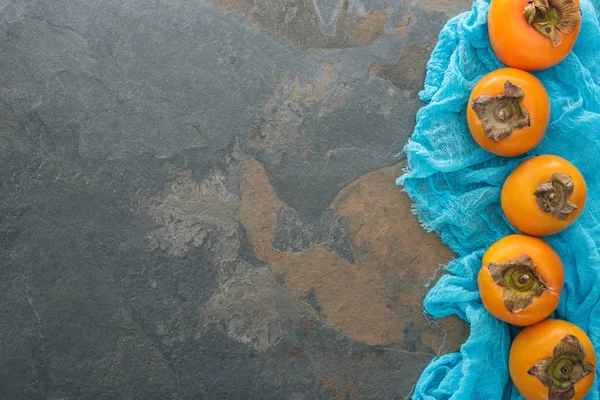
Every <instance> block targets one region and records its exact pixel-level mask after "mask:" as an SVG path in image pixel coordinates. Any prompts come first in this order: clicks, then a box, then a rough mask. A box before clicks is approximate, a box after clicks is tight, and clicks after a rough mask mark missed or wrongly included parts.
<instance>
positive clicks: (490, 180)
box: [398, 0, 600, 400]
mask: <svg viewBox="0 0 600 400" xmlns="http://www.w3.org/2000/svg"><path fill="white" fill-rule="evenodd" d="M489 2H490V0H480V1H477V2H476V3H475V4H474V6H473V9H472V10H471V11H470V12H467V13H464V14H462V15H460V16H458V17H456V18H454V19H452V20H450V21H449V22H448V24H447V25H446V27H445V28H444V29H443V31H442V32H441V34H440V37H439V42H438V44H437V46H436V48H435V50H434V52H433V54H432V57H431V60H430V61H429V63H428V65H427V78H426V80H425V89H424V90H423V91H422V92H421V99H422V100H423V101H425V102H428V103H429V104H428V105H426V106H425V107H423V108H422V109H421V110H420V111H419V113H418V115H417V125H416V128H415V131H414V134H413V135H412V138H411V139H410V141H409V142H408V144H407V145H406V147H405V152H406V154H407V157H408V167H407V170H406V174H405V175H404V176H402V177H401V178H399V179H398V184H401V185H404V188H405V191H406V192H407V193H408V194H409V196H410V197H411V198H412V200H413V201H414V210H415V212H416V213H417V214H418V215H419V218H420V220H421V222H422V224H423V226H424V227H425V228H426V229H428V230H430V231H436V232H437V233H438V234H439V235H440V236H441V238H442V240H443V241H444V243H446V244H447V245H448V246H449V247H450V248H451V249H452V250H454V251H455V252H456V253H457V259H456V260H454V261H453V262H451V263H450V264H449V265H447V266H446V271H447V272H448V274H446V275H444V276H443V277H442V278H441V279H440V280H439V282H438V283H437V285H436V286H435V287H434V288H432V289H431V290H430V291H429V293H428V294H427V296H426V299H425V302H424V306H425V310H426V311H427V312H428V313H430V314H431V315H433V316H434V317H436V318H441V317H445V316H448V315H451V314H457V315H458V316H459V317H460V318H462V319H464V320H466V321H467V322H468V323H469V324H470V326H471V334H470V336H469V338H468V340H467V341H466V343H464V345H463V346H462V347H461V350H460V352H459V353H455V354H448V355H444V356H442V357H439V358H436V359H434V360H433V361H432V362H431V363H430V364H429V366H428V367H427V368H426V370H425V371H424V372H423V375H422V376H421V378H420V380H419V381H418V383H417V385H416V387H415V391H414V395H413V396H414V398H415V399H436V400H440V399H459V400H470V399H475V400H477V399H485V400H493V399H519V398H521V397H520V395H519V394H518V392H517V391H516V389H515V388H514V386H513V384H512V382H511V381H510V378H509V374H508V354H509V350H510V344H511V339H512V338H513V337H514V335H515V334H516V333H517V332H518V330H517V329H516V328H512V327H509V325H508V324H505V323H503V322H500V321H498V320H497V319H495V318H494V317H492V316H491V315H490V314H489V313H488V312H487V311H486V310H485V308H484V307H483V305H482V303H481V299H480V297H479V291H478V288H477V273H478V271H479V269H480V268H481V258H482V255H483V253H484V251H485V250H486V249H487V248H488V247H489V246H490V245H491V244H492V243H494V242H495V241H497V240H499V239H501V238H502V237H504V236H506V235H509V234H512V233H514V232H516V230H515V229H514V228H513V227H511V226H510V224H509V223H508V222H507V221H506V220H505V219H504V216H503V214H502V210H501V208H500V191H501V188H502V185H503V183H504V180H505V179H506V177H507V176H508V175H509V174H510V172H511V171H512V170H513V169H514V168H515V167H516V166H517V165H518V164H519V163H521V162H522V161H523V160H524V159H525V158H528V157H531V156H533V155H539V154H556V155H559V156H561V157H564V158H566V159H567V160H569V161H570V162H571V163H573V164H574V165H575V166H576V167H577V168H579V170H580V171H581V172H582V173H583V175H584V177H585V179H586V181H587V184H588V190H589V193H588V202H587V206H586V208H585V210H584V212H583V213H582V215H581V217H580V218H579V219H578V220H577V222H575V224H573V225H572V226H571V227H570V228H569V229H567V230H566V231H563V232H561V233H559V234H557V235H554V236H551V237H548V238H546V240H547V242H548V243H549V244H550V245H551V246H552V247H553V248H554V249H555V250H556V251H557V252H558V253H559V254H560V256H561V257H562V260H563V262H564V266H565V288H564V290H563V292H562V296H561V300H560V305H559V307H558V310H557V312H556V313H555V314H554V317H555V318H560V319H566V320H568V321H571V322H573V323H575V324H577V325H579V326H580V327H581V328H582V329H583V330H585V331H586V332H587V333H588V335H589V336H590V338H591V340H592V342H593V343H594V347H595V349H596V352H597V353H598V354H599V355H600V254H599V251H598V248H599V246H600V224H599V223H598V219H600V157H599V156H600V27H599V21H598V16H599V15H600V0H594V2H590V0H582V2H581V7H582V10H583V23H582V29H581V33H580V35H579V38H578V40H577V43H576V45H575V48H574V50H573V52H572V53H571V54H570V55H569V56H568V57H567V58H566V59H565V60H564V61H563V62H562V63H560V64H559V65H557V66H556V67H553V68H551V69H549V70H546V71H542V72H538V73H535V75H536V76H537V77H538V78H539V79H540V80H541V81H542V82H543V83H544V85H545V86H546V89H547V90H548V94H549V95H550V100H551V103H552V111H551V112H552V116H551V121H550V125H549V128H548V131H547V133H546V135H545V137H544V139H543V140H542V142H541V143H540V144H539V145H538V146H537V147H536V148H535V149H534V150H532V151H531V152H529V153H528V154H527V155H525V156H522V157H519V158H512V159H511V158H502V157H497V156H494V155H493V154H490V153H488V152H486V151H485V150H483V149H481V148H480V147H479V146H478V145H477V144H476V143H475V141H474V140H473V139H472V137H471V135H470V133H469V129H468V126H467V123H466V120H467V119H466V108H467V102H468V99H469V95H470V92H471V90H472V89H473V87H474V86H475V84H476V83H477V82H478V81H479V79H481V78H482V77H483V76H484V75H486V74H488V73H489V72H491V71H493V70H496V69H498V68H502V67H504V65H503V64H502V63H501V62H500V61H499V60H498V59H497V57H496V56H495V55H494V52H493V51H492V48H491V46H490V43H489V37H488V31H487V14H488V7H489ZM599 381H600V379H596V381H595V383H594V386H593V388H592V390H591V391H590V393H589V394H588V396H587V397H586V399H599V386H598V384H599Z"/></svg>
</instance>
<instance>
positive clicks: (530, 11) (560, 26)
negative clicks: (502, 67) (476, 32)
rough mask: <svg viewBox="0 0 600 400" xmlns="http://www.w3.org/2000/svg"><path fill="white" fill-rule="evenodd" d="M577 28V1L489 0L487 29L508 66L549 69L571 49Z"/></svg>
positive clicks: (499, 54) (494, 47)
mask: <svg viewBox="0 0 600 400" xmlns="http://www.w3.org/2000/svg"><path fill="white" fill-rule="evenodd" d="M580 29H581V8H580V7H579V0H492V3H491V4H490V10H489V15H488V32H489V36H490V42H491V44H492V48H493V49H494V52H495V53H496V55H497V56H498V58H499V59H500V61H502V62H503V63H504V64H506V65H508V66H509V67H514V68H519V69H522V70H526V71H538V70H542V69H546V68H550V67H552V66H554V65H556V64H558V63H559V62H561V61H562V60H563V59H564V58H565V57H566V56H567V55H568V54H569V52H571V50H572V49H573V46H574V45H575V40H576V39H577V36H578V35H579V31H580Z"/></svg>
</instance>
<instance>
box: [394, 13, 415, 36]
mask: <svg viewBox="0 0 600 400" xmlns="http://www.w3.org/2000/svg"><path fill="white" fill-rule="evenodd" d="M411 21H412V13H411V12H407V13H406V14H404V21H403V22H402V25H400V26H398V27H397V28H396V35H398V36H404V35H405V34H406V31H407V30H408V27H409V25H410V23H411Z"/></svg>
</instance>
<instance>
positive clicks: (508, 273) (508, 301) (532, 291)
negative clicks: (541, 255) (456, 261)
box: [488, 254, 550, 313]
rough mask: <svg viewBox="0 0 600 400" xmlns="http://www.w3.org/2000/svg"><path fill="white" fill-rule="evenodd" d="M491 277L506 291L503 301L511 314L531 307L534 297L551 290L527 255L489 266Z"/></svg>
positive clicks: (492, 263) (503, 294)
mask: <svg viewBox="0 0 600 400" xmlns="http://www.w3.org/2000/svg"><path fill="white" fill-rule="evenodd" d="M488 271H489V273H490V276H491V277H492V279H493V280H494V282H495V283H496V285H498V286H501V287H503V288H505V289H504V292H503V293H502V301H503V302H504V306H505V307H506V309H507V310H508V311H510V312H511V313H518V312H519V311H523V310H524V309H525V308H526V307H528V306H530V305H531V303H532V302H533V298H534V297H539V296H541V295H542V293H543V292H544V290H550V288H549V287H548V285H547V284H546V282H544V280H543V279H542V277H541V276H539V275H538V274H537V273H536V266H535V264H534V263H533V261H532V260H531V257H529V256H528V255H527V254H526V255H524V256H522V257H519V258H517V259H515V260H510V261H504V262H500V263H496V262H491V263H490V264H489V265H488Z"/></svg>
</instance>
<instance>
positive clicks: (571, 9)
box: [523, 0, 581, 47]
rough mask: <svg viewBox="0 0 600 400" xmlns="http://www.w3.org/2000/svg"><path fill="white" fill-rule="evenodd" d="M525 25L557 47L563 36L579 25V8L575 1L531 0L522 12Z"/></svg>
mask: <svg viewBox="0 0 600 400" xmlns="http://www.w3.org/2000/svg"><path fill="white" fill-rule="evenodd" d="M523 14H524V15H525V19H526V20H527V23H528V24H529V25H531V26H533V27H534V28H535V29H536V30H537V31H538V32H539V33H541V34H542V35H544V36H546V37H547V38H548V39H550V41H552V46H554V47H558V46H560V44H561V43H562V41H563V34H569V33H571V32H573V31H574V30H575V28H576V27H577V25H579V23H581V8H580V7H579V5H578V4H577V3H575V0H531V1H529V2H528V3H527V5H526V6H525V10H524V12H523Z"/></svg>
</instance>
